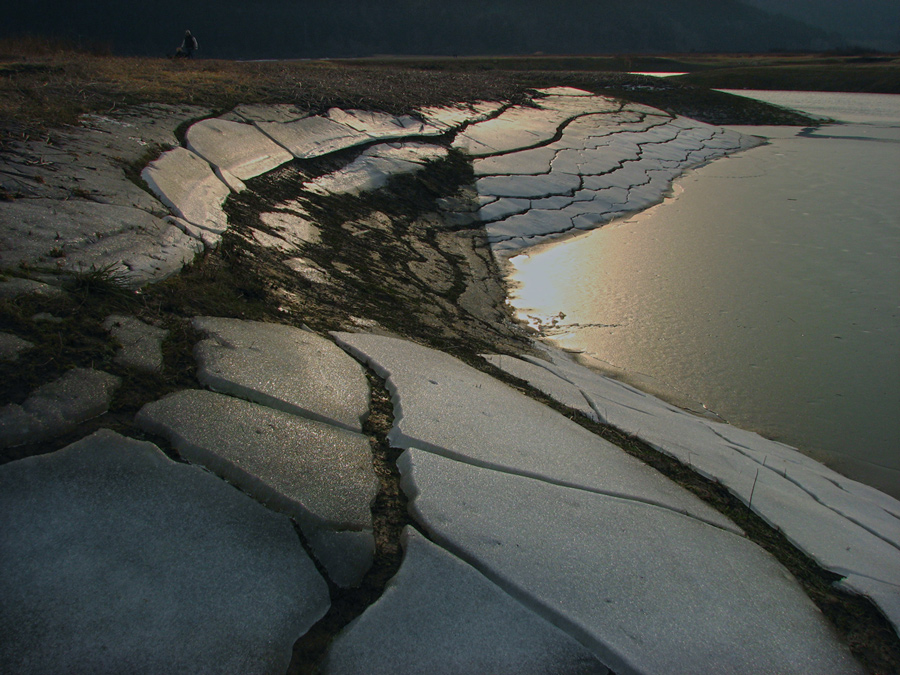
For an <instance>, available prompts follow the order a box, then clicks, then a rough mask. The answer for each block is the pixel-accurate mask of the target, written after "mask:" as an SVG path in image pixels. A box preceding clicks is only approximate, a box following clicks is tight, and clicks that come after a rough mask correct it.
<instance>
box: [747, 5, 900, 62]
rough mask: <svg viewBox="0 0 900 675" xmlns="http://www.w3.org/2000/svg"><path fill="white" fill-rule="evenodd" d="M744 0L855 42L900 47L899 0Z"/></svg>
mask: <svg viewBox="0 0 900 675" xmlns="http://www.w3.org/2000/svg"><path fill="white" fill-rule="evenodd" d="M743 1H744V2H746V3H747V4H748V5H752V6H754V7H758V8H760V9H763V10H765V11H767V12H771V13H772V14H783V15H784V16H789V17H792V18H794V19H798V20H800V21H803V22H805V23H808V24H810V25H811V26H816V27H818V28H821V29H823V30H826V31H833V32H836V33H840V35H841V36H842V37H843V38H844V39H845V40H847V41H848V42H849V43H851V45H852V46H856V47H862V48H868V49H877V50H881V51H887V52H896V51H900V2H898V1H897V0H852V2H851V1H850V0H743Z"/></svg>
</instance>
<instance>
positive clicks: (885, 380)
mask: <svg viewBox="0 0 900 675" xmlns="http://www.w3.org/2000/svg"><path fill="white" fill-rule="evenodd" d="M742 93H746V92H742ZM753 95H758V96H760V97H762V98H766V96H767V95H768V98H770V99H771V98H775V99H777V101H776V102H778V103H779V104H780V105H788V106H792V107H797V108H800V109H805V110H808V111H809V112H812V113H813V114H816V115H822V116H827V117H831V118H837V119H848V120H849V121H851V122H853V123H852V124H841V125H827V126H822V127H819V128H818V129H815V130H812V129H807V130H801V129H796V128H775V127H749V128H746V127H745V128H741V129H740V130H741V131H743V132H744V133H751V134H756V135H761V136H765V137H766V138H768V139H769V144H767V145H764V146H762V147H759V148H755V149H753V150H750V151H747V152H744V153H741V154H739V155H736V156H732V157H730V158H726V159H721V160H717V161H715V162H713V163H711V164H709V165H707V166H705V167H702V168H700V169H698V170H695V171H692V172H690V173H689V174H687V175H685V176H683V177H682V178H681V179H680V180H679V181H678V182H677V184H676V185H675V188H674V195H673V197H672V198H670V199H668V200H666V201H665V202H664V203H663V204H660V205H659V206H657V207H655V208H653V209H650V210H649V211H646V212H644V213H642V214H639V215H637V216H634V217H632V218H629V219H627V220H622V221H618V222H615V223H612V224H610V225H607V226H606V227H604V228H602V229H600V230H597V231H594V232H592V233H590V234H587V235H584V236H581V237H578V238H575V239H570V240H568V241H565V242H562V243H559V244H555V245H550V246H546V247H543V248H542V249H534V250H531V251H529V252H528V253H527V254H526V255H520V256H518V257H516V258H514V259H513V261H512V262H513V264H514V266H515V270H516V271H515V273H514V274H513V277H512V278H513V281H514V282H516V283H518V284H520V286H519V288H518V290H517V291H516V294H515V297H514V298H513V299H512V300H513V304H514V305H515V306H516V307H517V308H518V309H519V311H520V312H521V313H523V314H527V315H531V316H535V317H539V318H540V319H541V320H543V321H544V322H545V323H547V322H549V321H551V320H552V317H554V316H556V317H557V323H558V327H557V328H556V329H555V330H552V331H551V333H552V334H553V337H554V339H555V340H557V341H558V342H559V343H560V344H561V345H562V346H565V347H567V348H571V349H574V350H579V351H583V352H585V354H586V356H589V357H591V358H592V359H594V361H593V364H594V365H595V366H597V367H600V368H601V369H603V370H606V371H608V372H612V373H614V374H616V375H617V376H619V377H622V378H623V379H626V380H630V381H632V382H634V383H636V384H638V385H639V386H641V387H643V388H645V389H648V390H651V391H653V392H654V393H657V394H660V395H662V396H664V397H667V398H670V399H672V400H674V401H675V402H677V403H682V404H686V405H688V406H690V405H691V403H692V402H696V403H695V405H696V404H697V403H699V404H702V405H704V406H706V407H707V408H708V409H710V410H712V411H714V412H715V413H717V414H718V415H720V416H721V417H723V418H725V419H727V420H728V421H729V422H731V423H733V424H735V425H737V426H741V427H744V428H749V429H753V430H756V431H759V432H761V433H763V434H764V435H766V436H769V437H772V438H776V439H778V440H781V441H784V442H786V443H789V444H791V445H794V446H797V447H799V448H801V449H802V450H804V451H806V452H808V453H809V454H811V455H813V456H815V457H817V458H818V459H821V460H823V461H825V462H826V463H828V464H829V465H831V466H833V467H834V468H836V469H837V470H839V471H841V472H843V473H845V474H848V475H850V476H852V477H854V478H857V479H858V480H862V481H864V482H867V483H869V484H871V485H874V486H876V487H879V488H881V489H883V490H886V491H888V492H890V493H892V494H894V495H895V496H900V310H898V305H900V96H886V97H885V96H878V95H874V96H873V95H848V94H837V95H827V94H825V95H823V94H803V93H800V94H787V93H782V92H759V93H754V94H753ZM829 96H831V97H832V98H831V99H830V100H829V98H828V97H829ZM829 106H830V107H829ZM560 313H562V314H563V315H564V318H559V315H560Z"/></svg>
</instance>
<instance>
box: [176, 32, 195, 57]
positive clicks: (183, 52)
mask: <svg viewBox="0 0 900 675" xmlns="http://www.w3.org/2000/svg"><path fill="white" fill-rule="evenodd" d="M198 49H200V45H199V44H198V43H197V38H195V37H194V36H193V35H191V31H189V30H186V31H184V42H182V43H181V46H180V47H179V48H178V49H176V50H175V58H176V59H192V58H194V52H195V51H196V50H198Z"/></svg>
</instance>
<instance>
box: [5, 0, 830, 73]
mask: <svg viewBox="0 0 900 675" xmlns="http://www.w3.org/2000/svg"><path fill="white" fill-rule="evenodd" d="M5 14H6V16H5V19H4V22H3V25H2V26H0V34H3V35H16V34H23V33H31V34H35V35H54V36H64V37H68V38H71V39H74V40H81V41H86V42H101V43H108V44H110V45H111V46H112V47H113V49H114V51H115V52H116V53H120V54H134V55H161V54H163V53H166V52H169V53H171V52H172V51H174V48H175V47H176V46H177V45H178V44H179V43H180V37H181V35H182V34H183V32H184V30H185V29H186V28H190V29H191V30H192V32H193V33H194V34H195V35H197V36H198V38H199V39H200V53H199V55H200V56H204V57H220V58H244V59H248V58H256V59H259V58H316V57H349V56H368V55H372V54H432V55H453V54H456V55H475V54H485V55H489V54H532V53H535V52H543V53H546V54H603V53H628V52H632V53H638V52H642V53H654V52H655V53H663V52H689V51H706V52H762V51H775V50H790V51H797V50H824V49H829V48H834V47H839V46H842V45H843V41H842V39H841V38H840V37H839V36H838V35H837V34H835V33H829V32H826V31H825V30H822V29H821V28H814V27H812V26H809V25H807V24H805V23H803V22H801V21H799V20H797V19H795V18H787V17H784V16H776V15H774V14H772V13H770V12H767V11H764V10H763V9H760V8H758V7H752V6H750V5H749V4H748V3H747V2H743V1H739V0H681V1H680V2H678V3H673V2H670V1H668V0H491V1H485V0H444V1H441V0H365V1H363V0H344V2H342V3H323V2H316V1H313V0H256V1H255V2H253V3H248V2H246V1H245V0H240V1H237V0H215V1H212V0H197V1H195V2H190V3H187V2H184V1H183V0H157V1H155V2H154V1H151V0H148V1H147V2H144V3H123V2H121V0H96V1H95V2H93V3H91V7H90V11H87V8H86V7H84V6H82V5H80V4H77V3H73V4H72V5H70V6H60V3H58V2H54V1H51V0H31V1H30V2H28V3H16V6H14V7H11V8H9V9H7V10H6V12H5Z"/></svg>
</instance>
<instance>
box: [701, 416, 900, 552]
mask: <svg viewBox="0 0 900 675" xmlns="http://www.w3.org/2000/svg"><path fill="white" fill-rule="evenodd" d="M706 426H707V427H708V428H709V429H710V431H712V432H713V433H714V434H715V435H716V436H718V437H719V438H721V439H722V440H723V441H725V442H726V443H727V444H728V445H729V446H730V447H731V448H732V449H733V450H734V451H735V452H737V453H738V454H740V455H742V456H743V457H746V458H747V459H749V460H750V461H752V462H754V463H755V464H757V465H759V466H760V467H761V468H765V469H768V470H769V471H770V472H772V474H774V475H775V476H780V477H781V478H782V479H783V480H785V481H787V482H788V483H790V484H791V485H795V486H796V487H797V488H799V489H800V490H801V491H802V492H803V493H804V494H806V495H808V496H809V497H810V498H811V499H812V500H813V501H814V502H816V503H817V504H820V505H821V506H824V507H825V508H826V509H828V510H829V511H831V512H832V513H834V514H836V515H838V516H840V517H841V518H843V519H844V520H846V521H848V522H850V523H853V524H854V525H856V526H857V527H859V528H861V529H862V530H864V531H866V532H868V533H869V534H871V535H872V536H873V537H876V538H878V539H880V540H881V541H883V542H884V543H886V544H888V545H889V546H891V547H892V548H895V549H898V550H900V544H897V543H896V542H893V541H891V540H889V539H887V538H886V537H885V536H884V535H883V534H881V533H880V532H877V531H876V530H874V529H873V528H872V527H871V526H869V525H866V524H865V523H862V522H860V521H859V520H858V519H857V518H855V517H853V516H850V515H847V514H846V513H843V512H842V511H841V510H840V509H839V508H838V507H836V506H832V505H831V504H827V503H826V502H824V501H822V499H821V498H820V497H818V496H817V495H815V494H814V493H813V492H812V491H811V490H810V489H809V488H806V487H805V486H804V485H803V484H801V483H800V482H799V480H798V479H796V478H793V477H791V476H788V471H787V467H785V468H784V473H779V472H778V471H777V470H776V469H775V468H774V467H771V466H767V465H766V460H765V459H764V460H763V461H762V462H760V461H759V460H758V459H757V458H756V457H754V456H753V455H751V454H748V453H747V452H745V450H752V448H748V447H747V446H742V445H740V444H737V443H735V442H734V441H731V440H729V439H728V438H726V437H725V436H723V435H722V434H720V433H719V432H718V431H716V430H715V429H712V428H711V427H709V425H706ZM766 457H768V455H766ZM781 459H783V458H781ZM838 487H839V489H840V490H841V491H842V492H845V493H846V494H847V495H848V496H849V495H850V493H849V492H847V491H846V490H844V488H841V487H840V486H838Z"/></svg>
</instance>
